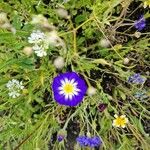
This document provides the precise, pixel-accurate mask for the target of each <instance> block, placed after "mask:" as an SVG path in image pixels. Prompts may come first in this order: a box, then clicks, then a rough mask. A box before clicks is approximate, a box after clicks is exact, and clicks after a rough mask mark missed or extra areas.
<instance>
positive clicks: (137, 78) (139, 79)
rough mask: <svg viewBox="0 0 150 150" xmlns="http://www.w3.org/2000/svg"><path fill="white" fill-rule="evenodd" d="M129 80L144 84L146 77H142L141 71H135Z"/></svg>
mask: <svg viewBox="0 0 150 150" xmlns="http://www.w3.org/2000/svg"><path fill="white" fill-rule="evenodd" d="M128 82H129V83H135V84H143V83H144V82H145V79H144V78H142V77H141V75H140V73H135V74H134V75H133V76H130V77H129V78H128Z"/></svg>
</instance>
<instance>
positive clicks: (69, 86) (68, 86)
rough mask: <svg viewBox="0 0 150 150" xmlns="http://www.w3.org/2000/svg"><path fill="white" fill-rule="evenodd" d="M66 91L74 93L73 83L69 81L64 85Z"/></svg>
mask: <svg viewBox="0 0 150 150" xmlns="http://www.w3.org/2000/svg"><path fill="white" fill-rule="evenodd" d="M63 90H64V92H65V93H66V94H70V93H73V91H74V87H73V85H72V84H69V83H67V84H66V85H65V86H64V89H63Z"/></svg>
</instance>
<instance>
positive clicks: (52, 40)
mask: <svg viewBox="0 0 150 150" xmlns="http://www.w3.org/2000/svg"><path fill="white" fill-rule="evenodd" d="M45 41H46V42H47V43H48V44H49V45H51V46H56V47H57V46H62V47H63V46H64V42H63V40H62V39H61V38H60V37H59V36H58V34H57V32H56V31H51V32H48V33H47V34H46V39H45Z"/></svg>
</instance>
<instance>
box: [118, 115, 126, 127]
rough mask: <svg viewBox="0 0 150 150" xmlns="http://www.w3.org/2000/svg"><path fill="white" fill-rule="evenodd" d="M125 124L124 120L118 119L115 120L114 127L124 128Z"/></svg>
mask: <svg viewBox="0 0 150 150" xmlns="http://www.w3.org/2000/svg"><path fill="white" fill-rule="evenodd" d="M125 124H126V120H125V118H121V117H118V118H116V125H119V126H124V125H125Z"/></svg>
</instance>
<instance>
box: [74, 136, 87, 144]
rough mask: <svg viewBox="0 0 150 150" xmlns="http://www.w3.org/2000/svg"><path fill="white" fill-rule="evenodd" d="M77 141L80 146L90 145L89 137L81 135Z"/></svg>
mask: <svg viewBox="0 0 150 150" xmlns="http://www.w3.org/2000/svg"><path fill="white" fill-rule="evenodd" d="M76 141H77V142H78V143H79V144H80V146H88V145H89V137H86V136H79V137H77V139H76Z"/></svg>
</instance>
